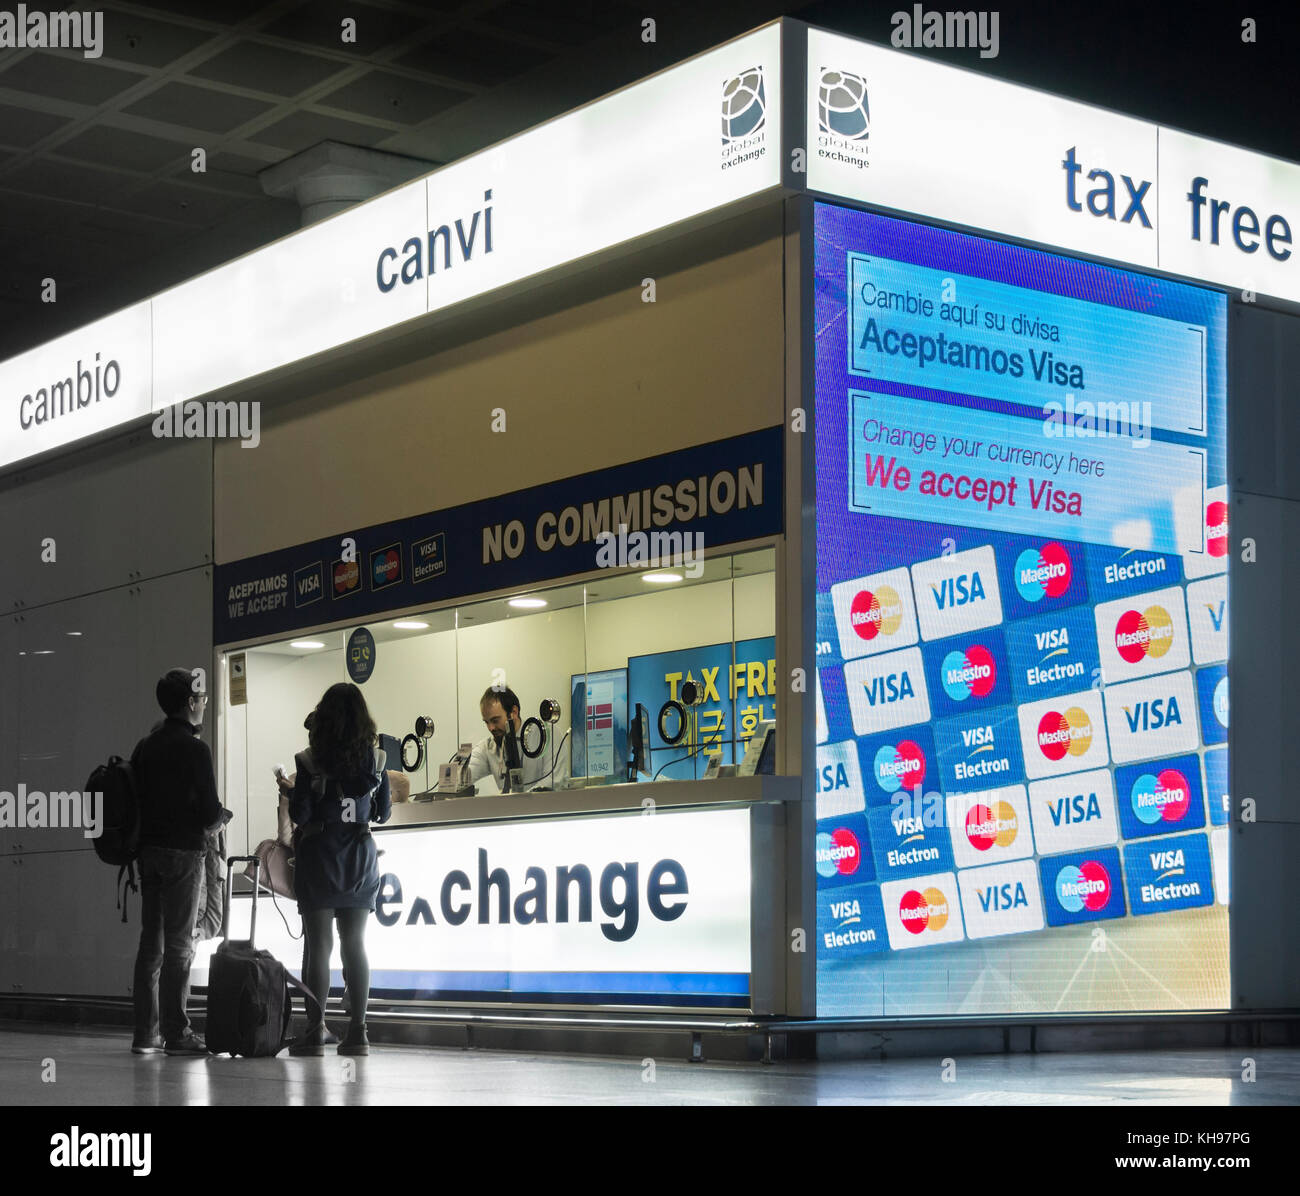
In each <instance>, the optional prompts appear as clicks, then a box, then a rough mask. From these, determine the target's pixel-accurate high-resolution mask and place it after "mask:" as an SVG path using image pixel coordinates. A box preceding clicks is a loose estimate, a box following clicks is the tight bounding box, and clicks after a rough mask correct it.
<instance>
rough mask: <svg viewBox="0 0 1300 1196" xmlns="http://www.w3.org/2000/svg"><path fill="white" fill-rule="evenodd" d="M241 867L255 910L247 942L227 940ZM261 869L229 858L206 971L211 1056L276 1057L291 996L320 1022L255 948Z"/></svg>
mask: <svg viewBox="0 0 1300 1196" xmlns="http://www.w3.org/2000/svg"><path fill="white" fill-rule="evenodd" d="M242 863H252V864H253V865H254V868H253V908H252V912H251V915H250V918H249V924H248V940H247V941H246V942H245V941H242V940H241V941H232V940H231V938H230V902H231V888H232V884H233V881H234V875H235V869H234V865H235V864H242ZM260 867H261V860H259V859H258V857H257V856H231V858H230V859H229V861H227V868H226V892H225V906H224V910H223V915H222V923H221V935H222V941H221V945H220V946H219V947H218V948H217V950H216V954H215V955H213V957H212V963H211V965H210V967H209V969H208V1020H207V1029H206V1030H205V1032H204V1037H205V1039H206V1040H207V1044H208V1050H209V1051H210V1052H212V1053H213V1054H215V1055H220V1054H223V1053H227V1052H228V1053H229V1054H231V1055H248V1056H269V1055H278V1054H279V1053H280V1051H282V1050H283V1049H284V1048H285V1047H286V1046H287V1045H288V1041H289V1021H290V1018H291V1016H292V1013H293V993H295V992H298V993H301V994H302V999H303V1002H304V1004H305V1005H306V1008H307V1012H308V1016H309V1020H310V1021H312V1022H315V1021H317V1020H319V1019H320V1017H321V1008H320V1002H319V1001H317V1000H316V997H315V995H314V994H313V993H312V992H311V991H310V990H309V989H308V988H307V987H306V986H305V985H304V984H303V983H302V982H301V981H300V980H298V979H297V978H296V977H294V976H291V975H290V974H289V972H288V970H287V969H286V968H285V966H284V964H282V963H281V962H280V961H279V960H278V959H276V958H275V956H274V955H272V954H271V953H270V952H269V951H262V950H258V948H256V947H255V946H254V945H253V940H254V936H255V935H256V932H257V893H258V883H257V882H258V870H259V869H260Z"/></svg>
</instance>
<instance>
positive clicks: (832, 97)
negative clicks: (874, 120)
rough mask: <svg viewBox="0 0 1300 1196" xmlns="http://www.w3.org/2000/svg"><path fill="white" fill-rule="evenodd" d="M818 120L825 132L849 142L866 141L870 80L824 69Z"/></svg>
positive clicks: (819, 97)
mask: <svg viewBox="0 0 1300 1196" xmlns="http://www.w3.org/2000/svg"><path fill="white" fill-rule="evenodd" d="M817 123H818V125H819V126H820V127H821V131H822V132H823V133H834V134H835V135H836V136H837V137H843V138H845V139H846V140H848V141H865V140H866V139H867V137H868V136H869V131H870V128H871V114H870V113H869V112H868V111H867V81H866V80H865V79H864V78H863V77H862V76H861V75H854V74H851V73H850V72H849V71H835V70H827V69H826V68H825V67H823V68H822V75H821V82H820V84H819V86H818V88H817Z"/></svg>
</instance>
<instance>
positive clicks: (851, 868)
mask: <svg viewBox="0 0 1300 1196" xmlns="http://www.w3.org/2000/svg"><path fill="white" fill-rule="evenodd" d="M861 863H862V844H861V843H859V842H858V837H857V835H855V834H854V833H853V832H852V831H851V830H849V829H848V828H847V827H843V826H837V827H836V828H835V829H834V830H833V831H832V832H831V833H830V834H829V835H828V834H826V832H825V831H823V832H821V833H820V834H819V835H818V836H817V875H818V876H835V875H836V874H837V873H838V874H839V875H840V876H852V875H853V874H854V873H855V872H856V871H857V870H858V865H859V864H861Z"/></svg>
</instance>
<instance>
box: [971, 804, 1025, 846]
mask: <svg viewBox="0 0 1300 1196" xmlns="http://www.w3.org/2000/svg"><path fill="white" fill-rule="evenodd" d="M1018 829H1019V827H1018V823H1017V821H1016V811H1015V807H1014V806H1012V805H1011V804H1010V803H1009V802H1004V801H999V802H994V804H993V805H992V806H991V807H990V806H982V805H981V806H972V807H971V809H970V810H969V811H968V812H967V814H966V838H967V839H969V840H970V845H971V846H972V847H973V848H975V850H976V851H988V850H989V849H990V848H991V847H1009V846H1010V845H1011V844H1012V843H1014V842H1015V841H1016V831H1017V830H1018Z"/></svg>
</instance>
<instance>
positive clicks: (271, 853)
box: [244, 839, 297, 901]
mask: <svg viewBox="0 0 1300 1196" xmlns="http://www.w3.org/2000/svg"><path fill="white" fill-rule="evenodd" d="M253 854H254V855H255V856H257V858H258V859H259V860H261V862H262V867H261V877H260V878H258V877H257V873H256V870H255V868H254V866H253V864H252V863H249V864H246V865H244V875H245V876H246V877H248V879H249V880H254V879H258V880H259V882H260V884H261V886H262V887H263V888H265V889H269V890H270V891H271V892H272V893H276V894H278V895H279V896H281V897H287V898H289V900H291V901H293V900H296V899H297V894H295V893H294V890H293V849H292V848H290V847H286V846H285V845H284V844H283V843H280V842H278V841H277V840H275V839H263V840H262V842H260V843H259V844H258V845H257V850H256V851H255V852H254V853H253Z"/></svg>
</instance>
